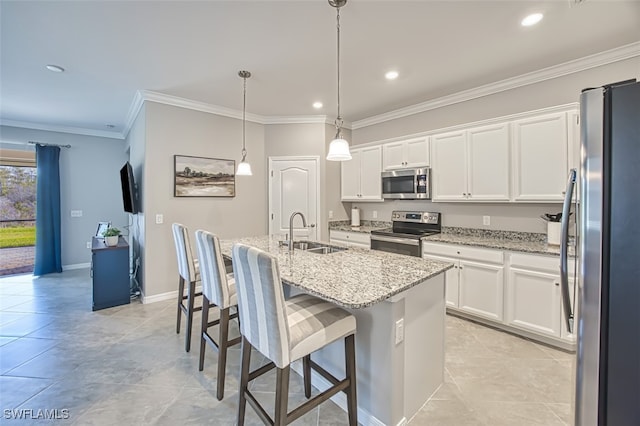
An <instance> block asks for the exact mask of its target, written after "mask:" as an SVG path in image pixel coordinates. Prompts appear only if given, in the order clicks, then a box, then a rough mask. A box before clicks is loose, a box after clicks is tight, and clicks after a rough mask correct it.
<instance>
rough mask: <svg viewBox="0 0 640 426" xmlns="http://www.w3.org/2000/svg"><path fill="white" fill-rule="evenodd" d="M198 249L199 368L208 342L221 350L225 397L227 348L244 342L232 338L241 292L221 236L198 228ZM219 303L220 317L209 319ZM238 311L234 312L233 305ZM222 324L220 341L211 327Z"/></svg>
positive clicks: (220, 381)
mask: <svg viewBox="0 0 640 426" xmlns="http://www.w3.org/2000/svg"><path fill="white" fill-rule="evenodd" d="M196 250H197V252H198V259H199V260H200V275H201V280H202V331H201V333H200V364H199V367H198V369H199V370H200V371H202V370H203V369H204V353H205V349H206V345H207V343H208V344H210V345H212V346H213V347H215V348H216V349H217V350H218V386H217V392H216V397H217V398H218V400H222V398H223V396H224V379H225V371H226V365H227V348H228V347H229V346H233V345H236V344H238V343H240V339H241V337H236V338H235V339H232V340H229V320H231V319H233V318H238V296H237V294H236V282H235V280H234V279H233V274H229V275H227V273H226V270H225V264H224V260H223V258H222V252H221V251H220V240H219V239H218V237H216V236H215V235H213V234H212V233H210V232H207V231H203V230H197V231H196ZM216 306H217V307H218V309H219V310H220V318H219V319H217V320H215V321H211V322H209V308H213V307H216ZM232 307H235V308H236V312H235V313H234V314H232V315H230V312H229V311H230V309H231V308H232ZM218 324H219V325H220V327H219V331H218V342H217V343H216V341H215V340H214V339H213V337H211V336H210V335H209V333H208V332H207V330H208V328H209V327H213V326H214V325H218Z"/></svg>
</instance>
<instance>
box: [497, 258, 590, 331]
mask: <svg viewBox="0 0 640 426" xmlns="http://www.w3.org/2000/svg"><path fill="white" fill-rule="evenodd" d="M573 266H574V262H573V260H571V261H570V262H569V265H568V267H569V276H571V275H572V272H573ZM507 282H508V285H507V289H506V290H507V291H506V294H507V296H506V297H507V303H506V315H507V316H506V323H507V324H509V325H511V326H513V327H518V328H522V329H525V330H528V331H533V332H535V333H537V334H541V335H545V336H548V337H552V338H555V339H561V340H564V341H567V342H569V343H573V342H575V336H574V335H573V334H571V333H569V332H568V331H567V327H566V322H565V319H564V312H563V306H562V289H561V287H560V285H561V284H560V259H559V258H558V257H555V256H553V257H552V256H539V255H531V254H523V253H513V254H511V256H510V259H509V279H508V281H507ZM573 293H574V280H572V279H570V280H569V294H570V297H571V305H572V306H574V304H573ZM576 323H577V321H576Z"/></svg>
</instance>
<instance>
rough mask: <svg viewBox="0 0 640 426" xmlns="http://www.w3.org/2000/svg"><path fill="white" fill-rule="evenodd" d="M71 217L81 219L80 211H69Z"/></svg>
mask: <svg viewBox="0 0 640 426" xmlns="http://www.w3.org/2000/svg"><path fill="white" fill-rule="evenodd" d="M71 217H82V210H71Z"/></svg>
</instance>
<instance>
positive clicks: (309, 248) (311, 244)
mask: <svg viewBox="0 0 640 426" xmlns="http://www.w3.org/2000/svg"><path fill="white" fill-rule="evenodd" d="M280 245H281V246H289V241H280ZM293 248H294V249H298V250H302V251H306V252H309V253H315V254H330V253H337V252H340V251H344V250H347V248H346V247H338V246H332V245H330V244H326V243H319V242H317V241H294V242H293Z"/></svg>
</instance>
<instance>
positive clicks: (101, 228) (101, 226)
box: [96, 222, 111, 238]
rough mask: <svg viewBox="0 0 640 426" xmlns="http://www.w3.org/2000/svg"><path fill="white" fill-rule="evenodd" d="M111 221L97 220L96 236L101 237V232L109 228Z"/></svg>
mask: <svg viewBox="0 0 640 426" xmlns="http://www.w3.org/2000/svg"><path fill="white" fill-rule="evenodd" d="M110 226H111V222H98V229H96V237H97V238H103V236H102V233H103V232H104V231H106V230H107V229H109V227H110Z"/></svg>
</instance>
